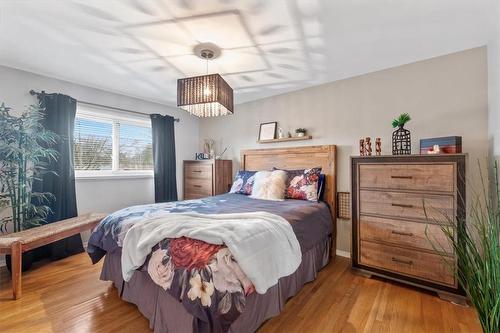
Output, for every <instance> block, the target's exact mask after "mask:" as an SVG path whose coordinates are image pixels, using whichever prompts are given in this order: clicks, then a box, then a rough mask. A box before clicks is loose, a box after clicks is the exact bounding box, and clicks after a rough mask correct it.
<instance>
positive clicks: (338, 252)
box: [335, 250, 351, 258]
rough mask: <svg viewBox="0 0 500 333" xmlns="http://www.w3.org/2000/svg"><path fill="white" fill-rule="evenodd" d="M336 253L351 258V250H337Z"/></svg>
mask: <svg viewBox="0 0 500 333" xmlns="http://www.w3.org/2000/svg"><path fill="white" fill-rule="evenodd" d="M335 253H336V254H337V255H338V256H339V257H344V258H351V252H347V251H342V250H337V251H336V252H335Z"/></svg>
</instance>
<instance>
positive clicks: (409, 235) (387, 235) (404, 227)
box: [359, 216, 453, 254]
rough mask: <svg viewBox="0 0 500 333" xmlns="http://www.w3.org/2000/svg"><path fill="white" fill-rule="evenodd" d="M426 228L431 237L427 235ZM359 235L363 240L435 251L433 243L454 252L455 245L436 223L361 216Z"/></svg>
mask: <svg viewBox="0 0 500 333" xmlns="http://www.w3.org/2000/svg"><path fill="white" fill-rule="evenodd" d="M426 229H427V235H428V236H429V238H427V236H426ZM359 235H360V238H361V239H362V240H371V241H376V242H386V243H392V244H395V245H398V246H403V247H413V248H418V249H423V250H429V251H434V248H433V247H432V243H433V244H434V245H435V246H436V249H438V250H439V251H443V252H445V253H448V254H453V247H452V246H451V244H450V242H449V240H448V238H447V237H446V235H445V234H444V232H443V231H442V230H441V227H440V226H438V225H435V224H426V223H419V222H410V221H400V220H392V219H386V218H380V217H373V216H360V219H359ZM429 239H430V240H432V243H431V241H430V240H429Z"/></svg>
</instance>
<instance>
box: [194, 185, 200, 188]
mask: <svg viewBox="0 0 500 333" xmlns="http://www.w3.org/2000/svg"><path fill="white" fill-rule="evenodd" d="M193 187H198V188H201V185H193Z"/></svg>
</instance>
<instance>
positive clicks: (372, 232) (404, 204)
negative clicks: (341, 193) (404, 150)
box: [351, 154, 466, 299]
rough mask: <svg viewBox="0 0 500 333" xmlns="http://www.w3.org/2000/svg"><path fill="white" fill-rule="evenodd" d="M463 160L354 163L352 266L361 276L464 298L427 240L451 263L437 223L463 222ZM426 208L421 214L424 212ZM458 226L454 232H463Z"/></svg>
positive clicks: (432, 157)
mask: <svg viewBox="0 0 500 333" xmlns="http://www.w3.org/2000/svg"><path fill="white" fill-rule="evenodd" d="M465 160H466V155H464V154H453V155H451V154H450V155H409V156H377V157H352V158H351V175H352V265H353V267H354V268H357V269H359V270H362V271H363V272H365V273H369V274H375V275H379V276H383V277H386V278H390V279H394V280H397V281H400V282H405V283H409V284H412V285H416V286H419V287H423V288H427V289H430V290H434V291H437V292H438V294H439V295H440V297H443V298H447V299H449V298H450V296H452V295H450V293H451V294H455V295H462V294H463V290H462V289H461V288H459V286H458V282H457V281H456V279H455V277H454V275H453V273H452V272H451V270H450V268H449V267H448V266H447V265H446V263H444V262H443V260H442V258H441V256H440V255H438V254H437V253H436V252H435V251H434V249H433V246H432V244H431V242H430V241H429V239H428V237H427V236H426V234H425V233H426V229H427V234H428V235H429V238H431V239H435V240H436V242H438V243H439V244H440V245H438V248H441V249H442V252H443V253H446V255H448V256H449V258H450V259H451V262H453V261H455V268H456V265H457V264H458V262H457V260H456V258H455V257H454V253H453V252H454V251H453V249H452V247H451V245H450V244H449V241H448V240H447V239H446V237H445V235H444V234H443V232H442V231H441V228H440V226H439V223H437V222H438V221H443V220H444V221H446V218H445V215H446V216H449V217H451V218H453V220H454V221H457V217H458V218H459V220H460V221H463V220H464V216H465V204H464V203H465V181H464V179H465ZM424 207H425V210H424ZM462 227H463V225H459V226H457V225H456V222H455V228H456V229H455V230H462Z"/></svg>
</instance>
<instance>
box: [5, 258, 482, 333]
mask: <svg viewBox="0 0 500 333" xmlns="http://www.w3.org/2000/svg"><path fill="white" fill-rule="evenodd" d="M100 267H101V265H100V264H98V265H95V266H92V265H91V264H90V260H89V258H88V257H87V255H86V254H81V255H77V256H73V257H71V258H67V259H64V260H61V261H57V262H52V263H44V264H43V265H37V266H36V267H35V268H34V269H32V270H31V271H29V272H27V273H25V274H23V288H24V292H23V298H22V299H20V300H17V301H12V300H11V296H12V293H11V289H10V277H9V275H8V274H7V272H6V269H5V268H2V269H1V270H0V271H1V272H0V332H3V333H7V332H16V333H19V332H58V333H59V332H98V333H99V332H106V333H107V332H134V333H140V332H150V330H149V327H148V322H147V320H146V319H145V318H144V317H143V316H142V315H141V314H140V313H139V311H138V310H137V308H136V307H135V306H134V305H132V304H129V303H126V302H124V301H122V300H121V299H120V298H119V297H118V295H117V292H116V289H115V288H114V287H112V286H111V283H109V282H103V281H100V280H99V273H100ZM270 332H397V333H400V332H405V333H406V332H481V329H480V326H479V322H478V320H477V316H476V314H475V312H474V310H473V309H472V308H470V307H469V308H467V307H462V306H458V305H453V304H451V303H448V302H445V301H442V300H440V299H439V298H438V297H436V296H435V295H434V294H432V293H427V292H423V291H421V290H419V289H414V288H409V287H407V286H403V285H399V284H395V283H392V282H386V281H384V280H380V279H375V278H373V279H367V278H365V277H362V276H359V275H356V274H353V273H352V272H351V270H350V265H349V261H348V260H346V259H343V258H338V259H337V261H336V262H335V263H333V264H330V265H328V266H327V267H325V268H324V269H323V270H322V271H321V272H320V273H319V275H318V278H317V279H316V281H314V282H312V283H309V284H307V285H306V286H305V287H304V288H303V289H302V290H301V292H300V293H299V294H298V295H297V296H295V297H294V298H292V299H291V300H290V301H289V302H288V303H287V305H286V308H285V311H284V312H283V313H282V314H281V315H280V316H278V317H276V318H273V319H271V320H269V321H268V322H266V323H265V324H264V325H263V326H262V328H261V329H260V330H259V333H270Z"/></svg>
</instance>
